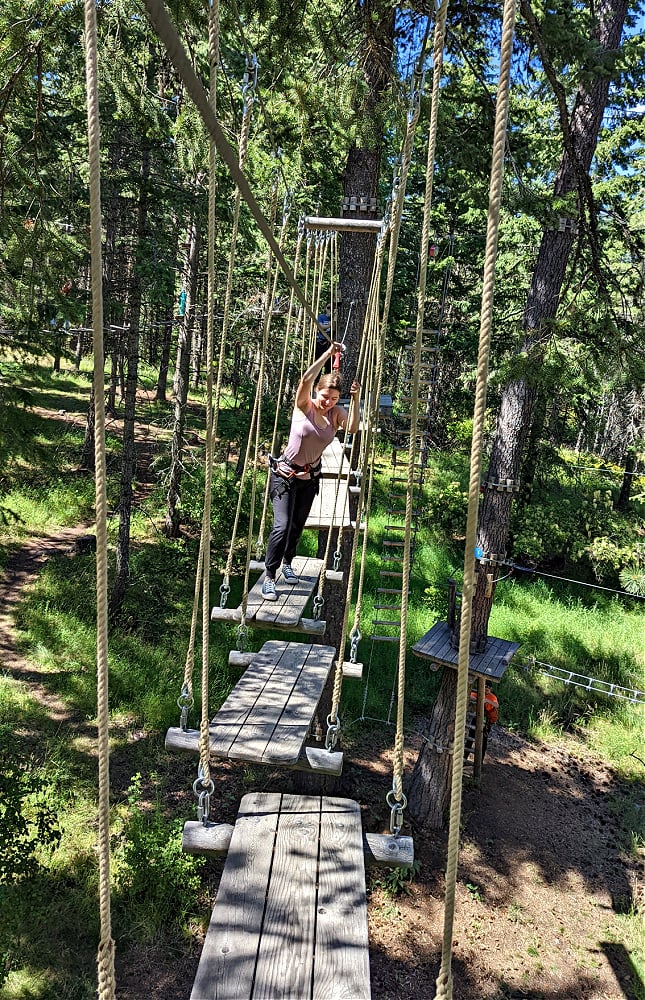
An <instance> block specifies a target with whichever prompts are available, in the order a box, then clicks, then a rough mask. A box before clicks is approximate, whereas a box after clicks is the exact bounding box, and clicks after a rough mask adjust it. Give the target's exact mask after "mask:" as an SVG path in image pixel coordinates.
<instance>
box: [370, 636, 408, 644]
mask: <svg viewBox="0 0 645 1000" xmlns="http://www.w3.org/2000/svg"><path fill="white" fill-rule="evenodd" d="M370 639H374V640H375V641H376V642H400V641H401V637H400V636H398V635H371V636H370Z"/></svg>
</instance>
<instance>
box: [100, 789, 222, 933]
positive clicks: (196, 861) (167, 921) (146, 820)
mask: <svg viewBox="0 0 645 1000" xmlns="http://www.w3.org/2000/svg"><path fill="white" fill-rule="evenodd" d="M141 784H142V782H141V775H140V774H136V775H134V777H133V779H132V783H131V785H130V788H129V790H128V804H127V812H126V818H125V822H124V825H123V831H122V834H121V836H120V838H119V842H118V844H117V845H115V848H114V873H115V874H114V882H115V910H116V918H117V921H118V922H120V924H121V926H122V930H123V933H125V934H126V935H128V936H131V935H132V936H134V935H135V934H136V937H137V938H138V939H139V940H141V939H142V938H143V939H144V940H148V941H151V940H153V939H154V938H155V937H157V936H158V935H159V933H160V932H161V931H162V930H164V929H170V928H172V927H173V926H174V927H175V928H177V927H179V928H182V927H183V926H184V924H185V921H186V918H187V916H188V914H189V913H190V912H191V911H194V910H195V909H196V908H197V902H198V897H199V892H200V888H201V881H200V877H199V870H200V868H202V867H203V865H204V859H203V858H195V857H192V856H191V855H188V854H184V853H183V852H182V849H181V832H182V825H183V823H182V820H173V819H167V818H166V817H165V816H164V815H163V812H162V809H161V804H160V801H159V799H158V797H157V798H155V801H154V802H153V803H152V804H151V805H150V806H146V804H144V802H143V801H142V791H141ZM155 791H158V790H155Z"/></svg>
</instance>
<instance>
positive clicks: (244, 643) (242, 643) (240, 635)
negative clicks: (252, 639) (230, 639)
mask: <svg viewBox="0 0 645 1000" xmlns="http://www.w3.org/2000/svg"><path fill="white" fill-rule="evenodd" d="M249 635H250V632H249V627H248V625H238V626H237V649H238V652H239V653H246V650H247V647H248V644H249Z"/></svg>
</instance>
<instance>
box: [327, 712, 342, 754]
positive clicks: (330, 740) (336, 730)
mask: <svg viewBox="0 0 645 1000" xmlns="http://www.w3.org/2000/svg"><path fill="white" fill-rule="evenodd" d="M340 730H341V726H340V719H339V718H338V716H335V717H334V716H333V715H328V716H327V735H326V737H325V750H329V752H330V753H331V751H332V750H333V749H334V747H335V746H336V744H337V743H338V737H339V736H340Z"/></svg>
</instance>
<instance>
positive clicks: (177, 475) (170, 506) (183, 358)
mask: <svg viewBox="0 0 645 1000" xmlns="http://www.w3.org/2000/svg"><path fill="white" fill-rule="evenodd" d="M198 265H199V229H198V225H197V218H196V216H193V218H192V220H191V223H190V226H189V230H188V263H187V274H186V310H185V313H184V317H183V322H182V324H181V326H180V328H179V341H178V343H177V362H176V365H175V377H174V380H173V396H174V403H175V412H174V421H173V429H172V444H171V451H170V471H169V482H168V493H167V506H166V517H165V521H164V530H165V532H166V535H167V536H168V538H178V537H179V526H180V523H181V514H180V510H179V505H180V500H181V480H182V473H183V455H184V427H185V424H186V401H187V399H188V377H189V368H190V353H191V343H192V331H193V317H194V313H195V308H194V303H195V292H196V289H197V271H198Z"/></svg>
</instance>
